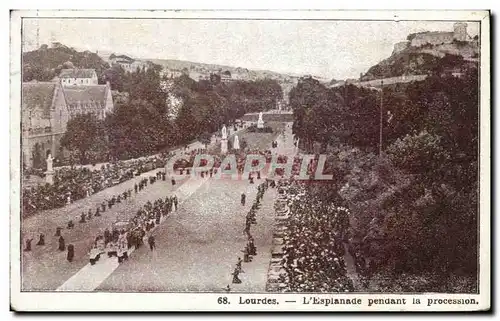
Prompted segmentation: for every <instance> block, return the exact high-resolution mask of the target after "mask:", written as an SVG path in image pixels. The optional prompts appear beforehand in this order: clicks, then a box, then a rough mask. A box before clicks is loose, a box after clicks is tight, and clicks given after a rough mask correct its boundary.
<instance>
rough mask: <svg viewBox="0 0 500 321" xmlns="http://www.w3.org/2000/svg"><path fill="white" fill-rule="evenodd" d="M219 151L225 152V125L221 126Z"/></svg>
mask: <svg viewBox="0 0 500 321" xmlns="http://www.w3.org/2000/svg"><path fill="white" fill-rule="evenodd" d="M220 151H221V153H222V154H226V153H227V129H226V125H224V126H222V138H221V141H220Z"/></svg>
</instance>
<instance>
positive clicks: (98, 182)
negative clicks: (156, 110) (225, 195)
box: [22, 153, 172, 217]
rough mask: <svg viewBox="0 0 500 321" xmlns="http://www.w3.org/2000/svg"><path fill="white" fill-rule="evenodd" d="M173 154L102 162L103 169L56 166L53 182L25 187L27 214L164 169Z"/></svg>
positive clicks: (23, 194) (55, 206)
mask: <svg viewBox="0 0 500 321" xmlns="http://www.w3.org/2000/svg"><path fill="white" fill-rule="evenodd" d="M171 157H172V153H163V154H160V155H156V156H154V157H150V158H147V159H133V160H128V161H119V162H116V163H112V164H106V165H102V166H101V168H100V169H94V170H90V169H89V168H87V167H80V168H76V167H62V168H58V169H55V171H54V182H53V184H40V185H37V186H34V187H26V188H23V193H22V207H23V211H22V213H23V217H27V216H30V215H32V214H34V213H36V212H38V211H42V210H49V209H53V208H59V207H63V206H65V205H68V204H71V203H73V202H74V201H76V200H79V199H82V198H85V197H89V196H90V195H92V194H95V193H97V192H99V191H102V190H104V189H106V188H108V187H111V186H114V185H117V184H120V183H123V182H125V181H128V180H130V179H132V178H134V177H136V176H139V175H141V174H142V173H145V172H148V171H151V170H154V169H157V168H164V167H165V165H166V163H167V162H168V160H169V159H170V158H171Z"/></svg>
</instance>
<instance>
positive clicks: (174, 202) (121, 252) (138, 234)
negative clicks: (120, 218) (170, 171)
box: [24, 171, 178, 264]
mask: <svg viewBox="0 0 500 321" xmlns="http://www.w3.org/2000/svg"><path fill="white" fill-rule="evenodd" d="M158 180H163V181H165V180H166V173H165V172H164V171H158V172H157V173H156V174H155V175H154V176H153V175H151V176H149V177H147V178H143V179H142V180H140V181H139V182H138V183H136V184H135V185H134V190H132V189H128V190H126V191H124V192H123V193H121V194H118V195H113V196H111V197H109V199H106V200H104V201H103V202H102V203H100V204H96V207H95V211H94V210H93V209H92V208H90V209H88V211H83V212H82V213H81V215H80V216H79V217H77V218H75V220H69V221H68V223H67V226H66V229H67V230H73V229H74V228H75V226H76V223H75V221H76V222H77V224H85V223H88V222H89V221H91V220H93V219H95V218H97V217H100V216H103V215H106V211H108V212H109V210H110V209H111V208H112V207H113V206H115V205H116V204H119V203H121V202H124V201H126V200H127V199H130V198H131V197H132V196H133V195H134V194H133V193H135V194H137V193H139V192H141V191H142V190H144V189H145V188H146V187H147V186H148V184H149V185H152V184H154V183H155V182H156V181H158ZM177 206H178V199H177V196H175V195H173V196H170V197H166V198H165V200H163V199H159V200H156V201H155V202H154V203H153V204H151V203H150V202H148V203H146V205H144V207H142V208H141V209H140V210H139V211H138V212H137V214H136V215H135V216H134V217H133V218H132V219H130V220H127V221H124V222H115V223H114V224H113V226H111V227H107V228H106V229H105V230H104V232H103V233H102V235H101V234H99V235H97V236H96V238H95V241H94V243H93V246H92V249H91V250H90V253H89V255H90V263H91V264H95V262H97V261H98V260H99V257H100V256H101V255H102V254H103V253H107V255H108V256H110V257H111V256H116V257H118V260H119V262H122V261H123V260H124V259H127V258H128V255H127V253H128V249H130V248H131V247H132V246H134V247H139V246H141V245H142V244H143V242H142V237H143V236H144V235H145V233H147V232H149V231H150V230H151V229H152V228H153V227H154V226H155V225H158V224H159V223H160V219H161V217H162V216H166V215H167V214H168V213H170V212H171V211H173V210H176V209H177ZM62 231H63V228H62V227H60V226H58V227H56V231H55V235H54V236H55V237H56V238H58V242H59V246H58V249H59V251H65V250H67V260H68V261H69V262H72V261H73V258H74V245H73V244H69V245H68V246H66V240H65V238H64V236H63V232H62ZM32 241H33V238H32V237H31V238H30V237H28V238H26V239H25V248H24V251H26V252H28V251H31V250H32V245H31V244H32ZM152 243H154V241H153V242H152ZM150 244H151V240H150ZM36 245H37V246H44V245H45V234H44V233H41V234H40V235H39V241H38V242H37V243H36Z"/></svg>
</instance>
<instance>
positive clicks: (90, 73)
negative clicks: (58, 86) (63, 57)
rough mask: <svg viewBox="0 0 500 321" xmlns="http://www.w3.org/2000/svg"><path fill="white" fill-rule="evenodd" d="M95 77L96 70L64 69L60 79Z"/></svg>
mask: <svg viewBox="0 0 500 321" xmlns="http://www.w3.org/2000/svg"><path fill="white" fill-rule="evenodd" d="M95 75H96V72H95V69H78V68H75V69H63V70H61V73H60V74H59V78H92V77H94V76H95Z"/></svg>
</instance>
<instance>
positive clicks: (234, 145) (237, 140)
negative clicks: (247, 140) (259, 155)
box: [233, 135, 240, 149]
mask: <svg viewBox="0 0 500 321" xmlns="http://www.w3.org/2000/svg"><path fill="white" fill-rule="evenodd" d="M233 148H234V149H240V140H239V138H238V135H235V136H234V144H233Z"/></svg>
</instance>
